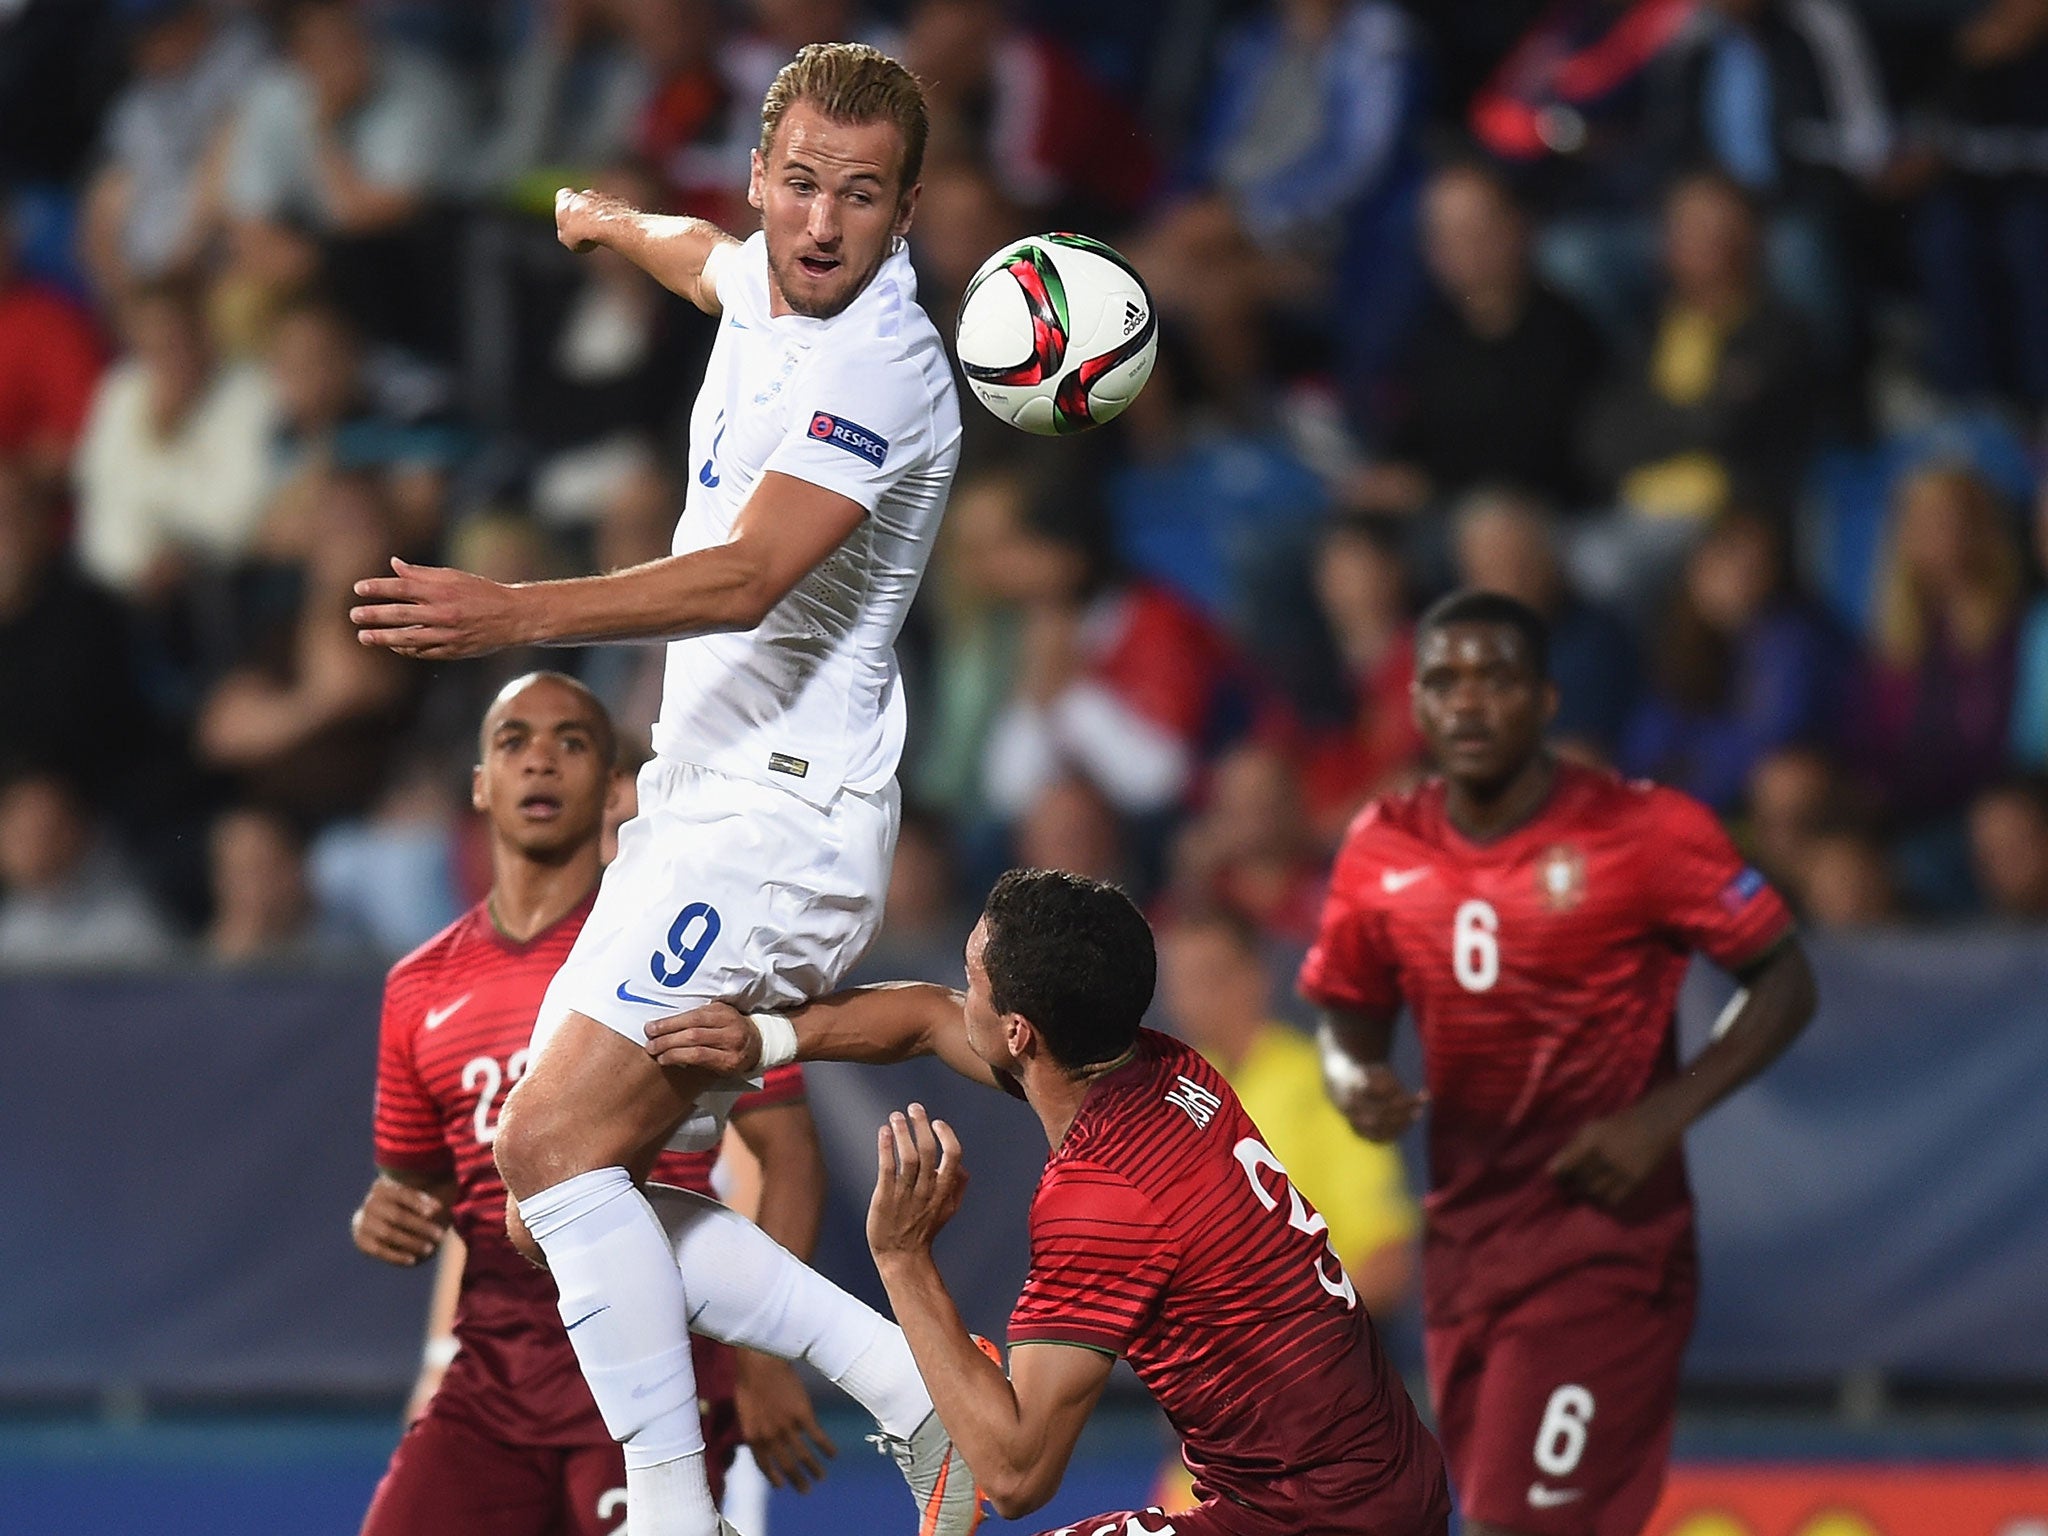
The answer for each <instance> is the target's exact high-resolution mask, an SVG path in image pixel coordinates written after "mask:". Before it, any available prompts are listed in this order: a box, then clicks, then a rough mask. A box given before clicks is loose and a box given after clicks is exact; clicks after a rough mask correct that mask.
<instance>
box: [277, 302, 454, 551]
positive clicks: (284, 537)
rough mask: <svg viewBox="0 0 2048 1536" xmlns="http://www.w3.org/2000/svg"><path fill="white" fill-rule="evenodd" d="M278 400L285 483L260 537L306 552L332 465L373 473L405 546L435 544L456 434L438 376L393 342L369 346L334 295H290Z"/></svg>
mask: <svg viewBox="0 0 2048 1536" xmlns="http://www.w3.org/2000/svg"><path fill="white" fill-rule="evenodd" d="M269 373H270V380H271V389H272V392H273V393H274V395H275V397H276V400H277V412H278V431H277V434H276V438H275V442H274V447H273V474H274V476H275V479H276V481H277V484H278V491H277V494H276V497H275V499H274V500H273V502H272V505H271V508H270V512H269V515H268V516H267V518H266V520H265V526H264V530H263V535H262V539H261V544H262V548H263V550H264V552H265V553H267V554H271V555H275V556H278V557H281V558H284V559H298V558H301V557H302V556H303V553H304V551H305V547H306V538H307V534H308V530H309V528H311V527H312V525H313V518H314V508H315V504H316V503H317V502H318V500H319V497H320V494H321V492H322V488H323V480H324V477H325V476H326V474H327V473H328V472H329V471H330V470H336V469H338V470H342V471H346V472H350V473H356V472H361V473H365V474H369V475H372V476H374V477H375V478H376V479H377V480H378V481H379V482H380V485H381V487H382V489H383V490H384V491H385V492H386V493H388V495H389V498H390V503H389V508H388V511H389V513H390V515H391V516H392V518H393V519H394V528H395V532H396V536H397V539H398V545H397V547H398V549H399V550H400V552H401V553H404V554H407V555H420V554H426V553H430V552H431V551H432V549H433V548H434V546H435V544H436V543H437V542H438V541H439V539H440V536H441V531H442V530H441V520H442V517H443V515H444V512H445V507H444V505H443V492H444V490H445V484H446V470H447V468H448V466H449V464H450V463H451V461H452V459H453V457H454V454H455V451H456V448H457V446H458V444H457V438H456V434H454V433H453V432H451V431H450V430H449V429H448V428H447V427H446V426H445V425H444V424H442V423H440V422H438V421H436V420H435V415H436V413H437V411H438V410H439V408H440V404H441V401H440V397H439V394H438V392H437V390H436V388H435V386H434V384H433V381H432V380H431V379H430V378H428V377H427V376H426V375H424V374H422V373H421V372H419V371H418V370H415V369H411V368H409V367H407V366H406V365H405V363H404V362H403V361H402V360H401V359H398V358H396V357H394V356H393V355H392V354H391V353H389V352H388V351H383V352H377V353H375V354H372V353H371V352H370V350H369V349H368V348H367V347H366V346H365V343H364V340H363V338H362V335H361V333H360V332H359V330H358V329H357V327H356V326H355V325H354V324H353V323H352V322H351V321H350V320H349V318H348V316H347V315H346V314H344V313H343V312H342V310H341V309H340V308H338V307H337V306H336V305H335V304H333V303H332V302H330V301H328V300H326V299H323V298H319V297H317V296H306V297H301V298H297V299H294V300H292V301H290V303H288V304H287V305H286V306H285V308H284V309H283V311H282V312H281V313H280V314H279V315H278V317H277V323H276V327H275V330H274V332H273V334H272V336H271V339H270V349H269Z"/></svg>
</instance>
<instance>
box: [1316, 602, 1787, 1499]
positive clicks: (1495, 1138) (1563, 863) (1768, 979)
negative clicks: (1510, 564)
mask: <svg viewBox="0 0 2048 1536" xmlns="http://www.w3.org/2000/svg"><path fill="white" fill-rule="evenodd" d="M1546 649H1547V637H1546V635H1545V632H1544V629H1543V625H1542V621H1541V620H1540V619H1538V618H1537V617H1536V615H1535V614H1534V613H1532V612H1530V611H1529V610H1528V609H1527V608H1525V607H1523V606H1522V605H1521V604H1519V603H1516V602H1514V601H1513V600H1511V599H1509V598H1505V597H1501V596H1498V595H1496V594H1492V593H1482V592H1468V593H1457V594H1453V595H1452V596H1451V597H1449V598H1446V599H1445V600H1444V601H1443V602H1441V603H1439V604H1438V605H1437V606H1436V607H1435V608H1433V609H1431V610H1430V612H1429V613H1427V614H1425V615H1424V617H1423V620H1422V622H1421V624H1420V626H1419V628H1418V640H1417V661H1416V681H1415V686H1414V703H1415V715H1416V720H1417V723H1418V724H1419V725H1420V726H1421V728H1422V733H1423V736H1424V738H1425V739H1426V740H1427V741H1428V743H1429V745H1430V747H1431V749H1432V751H1433V752H1434V754H1435V756H1436V760H1437V762H1438V764H1439V765H1440V767H1441V769H1442V777H1440V778H1436V779H1432V780H1430V781H1428V782H1427V783H1425V784H1424V785H1423V786H1422V787H1421V788H1419V789H1417V790H1415V791H1414V792H1413V793H1410V794H1407V795H1401V796H1396V797H1393V798H1389V799H1385V800H1381V801H1378V802H1376V803H1375V804H1373V805H1371V806H1368V807H1367V808H1366V810H1365V811H1364V812H1363V813H1362V814H1361V815H1360V816H1359V818H1358V819H1357V821H1356V822H1354V823H1353V825H1352V827H1351V830H1350V832H1349V833H1348V834H1347V835H1346V838H1345V841H1344V845H1343V848H1342V850H1341V851H1340V852H1339V854H1338V857H1337V864H1336V869H1335V872H1334V874H1333V876H1332V878H1331V883H1330V890H1329V894H1328V897H1327V899H1326V902H1325V906H1324V911H1323V915H1322V921H1321V928H1320V932H1319V934H1318V937H1317V940H1316V943H1315V945H1314V947H1313V948H1312V949H1311V950H1310V952H1309V955H1308V958H1307V960H1306V961H1305V962H1304V964H1303V967H1302V972H1301V990H1302V992H1303V993H1304V994H1305V995H1306V996H1307V997H1308V998H1309V999H1310V1000H1311V1001H1313V1002H1315V1003H1316V1004H1318V1005H1319V1006H1320V1007H1321V1009H1322V1012H1323V1022H1322V1031H1321V1033H1322V1039H1323V1045H1324V1053H1325V1054H1324V1062H1325V1069H1326V1075H1327V1077H1328V1079H1329V1083H1330V1088H1331V1093H1332V1096H1333V1097H1334V1098H1335V1099H1336V1101H1337V1103H1338V1105H1339V1107H1340V1108H1342V1109H1343V1110H1344V1111H1345V1113H1346V1114H1347V1115H1348V1117H1349V1118H1350V1119H1351V1122H1352V1124H1353V1126H1354V1127H1355V1128H1356V1129H1357V1130H1358V1131H1359V1132H1360V1133H1361V1134H1362V1135H1365V1136H1367V1137H1369V1138H1371V1139H1374V1140H1380V1141H1388V1140H1392V1139H1394V1138H1395V1137H1398V1136H1399V1135H1400V1134H1401V1133H1402V1132H1403V1131H1404V1130H1406V1129H1407V1127H1408V1126H1409V1125H1410V1124H1412V1123H1413V1122H1414V1121H1415V1119H1416V1118H1417V1117H1418V1116H1419V1115H1420V1114H1421V1113H1422V1111H1423V1109H1424V1106H1425V1103H1426V1105H1427V1109H1428V1114H1429V1129H1428V1142H1429V1165H1430V1176H1429V1183H1430V1190H1429V1194H1428V1197H1427V1199H1426V1200H1425V1201H1424V1212H1425V1230H1424V1241H1423V1302H1424V1313H1425V1322H1426V1333H1425V1340H1426V1348H1427V1354H1428V1361H1429V1376H1430V1389H1431V1393H1432V1395H1433V1396H1434V1398H1435V1400H1436V1410H1437V1424H1438V1432H1439V1433H1440V1434H1441V1435H1442V1437H1443V1442H1444V1449H1445V1452H1446V1454H1447V1455H1448V1457H1449V1459H1450V1466H1451V1481H1452V1484H1453V1486H1454V1487H1455V1488H1456V1489H1457V1492H1458V1497H1459V1503H1460V1505H1461V1507H1462V1510H1463V1512H1464V1516H1465V1531H1466V1533H1467V1536H1636V1533H1638V1532H1639V1531H1641V1529H1642V1528H1643V1525H1644V1523H1645V1522H1646V1521H1647V1520H1648V1519H1649V1516H1650V1513H1651V1511H1652V1509H1653V1508H1654V1506H1655V1505H1656V1502H1657V1497H1658V1494H1659V1491H1660V1490H1661V1488H1662V1486H1663V1481H1664V1472H1665V1466H1666V1462H1667V1460H1668V1457H1669V1454H1670V1446H1671V1432H1672V1420H1673V1416H1674V1413H1675V1411H1676V1405H1677V1393H1678V1375H1679V1366H1680V1362H1681V1359H1682V1357H1683V1355H1684V1353H1685V1346H1686V1341H1687V1339H1688V1338H1689V1337H1690V1334H1691V1331H1692V1321H1693V1304H1694V1295H1695V1286H1696V1275H1697V1259H1696V1255H1695V1250H1694V1243H1693V1211H1692V1195H1691V1191H1690V1189H1689V1187H1688V1185H1687V1182H1686V1176H1685V1162H1684V1152H1683V1136H1684V1132H1685V1129H1686V1127H1687V1126H1689V1125H1691V1124H1692V1123H1693V1121H1695V1120H1697V1119H1698V1118H1699V1117H1700V1116H1701V1115H1702V1114H1704V1113H1705V1112H1706V1111H1707V1110H1708V1109H1709V1108H1711V1107H1712V1106H1713V1105H1714V1104H1716V1103H1718V1102H1719V1101H1720V1100H1721V1099H1722V1098H1723V1097H1724V1096H1725V1095H1727V1094H1728V1093H1729V1092H1731V1091H1733V1090H1734V1089H1735V1088H1737V1087H1739V1086H1740V1085H1741V1084H1743V1083H1744V1082H1747V1081H1748V1080H1749V1079H1750V1078H1751V1077H1753V1076H1754V1075H1755V1074H1756V1073H1757V1072H1759V1071H1761V1070H1762V1069H1763V1068H1764V1067H1765V1066H1766V1065H1767V1064H1768V1063H1769V1062H1770V1061H1771V1060H1773V1059H1774V1058H1775V1057H1776V1056H1777V1055H1778V1053H1779V1052H1781V1051H1782V1050H1784V1048H1785V1047H1786V1046H1787V1045H1789V1044H1790V1043H1791V1042H1792V1040H1793V1039H1794V1038H1796V1037H1797V1035H1798V1034H1799V1032H1800V1030H1801V1029H1803V1028H1804V1027H1805V1025H1806V1021H1807V1020H1808V1019H1809V1018H1810V1017H1811V1016H1812V1013H1813V1008H1814V989H1813V978H1812V974H1811V972H1810V971H1809V969H1808V967H1807V962H1806V958H1805V956H1804V954H1803V953H1802V951H1801V950H1800V947H1799V944H1798V942H1797V940H1796V939H1795V937H1794V936H1793V929H1792V918H1791V914H1790V913H1789V912H1788V911H1787V910H1786V908H1785V904H1784V903H1783V902H1782V901H1781V900H1780V899H1779V898H1778V895H1777V893H1776V892H1775V891H1773V890H1772V889H1771V888H1770V886H1769V885H1768V884H1767V883H1766V882H1765V880H1764V878H1763V876H1762V875H1760V874H1758V873H1757V871H1756V870H1754V869H1752V868H1750V867H1749V866H1748V865H1747V864H1746V863H1745V862H1744V860H1743V858H1742V856H1741V855H1740V854H1739V853H1738V852H1737V851H1736V849H1735V847H1734V845H1733V844H1732V843H1731V842H1730V841H1729V839H1728V836H1727V834H1726V833H1725V832H1723V831H1722V829H1721V827H1720V824H1719V823H1718V822H1717V821H1715V819H1714V816H1713V814H1712V813H1711V812H1710V811H1708V810H1707V808H1706V807H1705V806H1703V805H1701V804H1699V803H1698V802H1697V801H1694V800H1692V799H1689V798H1688V797H1686V796H1685V795H1682V794H1679V793H1677V792H1676V791H1674V790H1669V789H1660V788H1656V787H1653V786H1651V785H1648V784H1641V783H1629V782H1625V781H1623V780H1622V779H1619V778H1617V777H1615V776H1614V775H1613V774H1611V773H1607V772H1604V771H1601V770H1597V769H1592V768H1586V767H1580V766H1576V765H1573V764H1570V763H1565V762H1560V761H1558V760H1557V759H1556V758H1554V757H1552V756H1551V755H1550V754H1549V753H1548V752H1547V751H1546V750H1545V749H1544V746H1543V736H1544V732H1545V729H1546V728H1547V726H1548V724H1549V721H1550V719H1551V716H1552V714H1553V713H1554V712H1555V709H1556V704H1557V694H1556V690H1555V688H1554V687H1552V686H1551V684H1550V683H1549V681H1548V678H1547V669H1546ZM1694 954H1702V955H1705V956H1706V957H1707V958H1708V959H1710V960H1712V961H1714V962H1715V963H1716V964H1717V965H1720V966H1721V967H1723V968H1724V969H1726V970H1728V971H1731V972H1732V973H1734V975H1735V976H1736V977H1737V978H1738V979H1739V980H1740V981H1741V982H1742V984H1743V985H1744V987H1745V988H1746V994H1745V995H1744V997H1742V998H1741V999H1740V1000H1739V1004H1738V1006H1737V1007H1736V1008H1735V1009H1734V1010H1732V1011H1731V1013H1730V1014H1729V1015H1728V1016H1726V1020H1725V1024H1724V1027H1721V1028H1719V1029H1717V1032H1716V1035H1715V1038H1714V1040H1713V1042H1712V1043H1711V1044H1709V1045H1708V1046H1707V1047H1706V1048H1705V1049H1704V1050H1703V1051H1701V1052H1700V1054H1699V1055H1698V1056H1696V1057H1694V1058H1693V1060H1692V1061H1690V1062H1689V1063H1687V1064H1686V1065H1685V1066H1684V1067H1683V1068H1682V1069H1681V1067H1680V1065H1679V1062H1678V1054H1677V1040H1676V1034H1675V1027H1674V1026H1675V1017H1676V1007H1677V999H1678V990H1679V986H1680V983H1681V982H1682V981H1683V979H1684V975H1685V971H1686V967H1687V965H1688V964H1689V962H1690V960H1691V958H1692V956H1693V955H1694ZM1404 1003H1405V1004H1406V1005H1407V1007H1408V1009H1409V1011H1410V1012H1411V1014H1412V1015H1413V1017H1414V1019H1415V1022H1416V1028H1417V1031H1418V1033H1419V1034H1420V1036H1421V1041H1422V1057H1423V1071H1424V1077H1425V1080H1426V1084H1427V1093H1426V1095H1424V1094H1416V1093H1411V1092H1409V1091H1408V1089H1407V1088H1406V1086H1405V1085H1404V1084H1403V1083H1402V1082H1401V1080H1400V1078H1399V1076H1398V1075H1397V1074H1396V1073H1395V1071H1394V1069H1393V1068H1392V1067H1391V1066H1390V1065H1388V1061H1387V1056H1388V1051H1389V1048H1390V1045H1391V1041H1392V1034H1393V1025H1394V1019H1395V1015H1396V1013H1397V1012H1398V1011H1399V1010H1400V1008H1401V1006H1402V1005H1403V1004H1404Z"/></svg>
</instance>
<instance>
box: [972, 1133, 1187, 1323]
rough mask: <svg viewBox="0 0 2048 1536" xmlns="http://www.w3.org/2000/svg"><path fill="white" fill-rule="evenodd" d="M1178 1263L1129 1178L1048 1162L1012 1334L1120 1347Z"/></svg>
mask: <svg viewBox="0 0 2048 1536" xmlns="http://www.w3.org/2000/svg"><path fill="white" fill-rule="evenodd" d="M1179 1263H1180V1242H1179V1240H1178V1239H1177V1238H1176V1237H1174V1235H1173V1234H1172V1233H1171V1232H1170V1231H1169V1230H1168V1229H1167V1226H1166V1224H1165V1222H1164V1221H1163V1220H1162V1219H1161V1217H1160V1215H1159V1212H1158V1211H1157V1210H1156V1209H1155V1208H1154V1207H1153V1204H1152V1202H1151V1201H1150V1200H1149V1199H1147V1198H1146V1197H1145V1196H1144V1195H1143V1194H1141V1193H1140V1192H1139V1191H1138V1190H1137V1189H1136V1188H1134V1187H1133V1186H1132V1185H1131V1183H1130V1181H1129V1180H1127V1179H1125V1178H1124V1177H1123V1176H1122V1175H1121V1174H1118V1173H1115V1172H1112V1171H1111V1170H1109V1169H1107V1168H1103V1167H1101V1166H1099V1165H1097V1164H1094V1163H1088V1162H1082V1161H1079V1160H1075V1161H1072V1162H1061V1163H1056V1164H1055V1165H1054V1166H1053V1167H1051V1168H1049V1169H1048V1170H1047V1171H1046V1175H1045V1178H1044V1179H1043V1180H1042V1181H1041V1182H1040V1183H1039V1186H1038V1193H1037V1195H1036V1196H1035V1197H1034V1198H1033V1200H1032V1202H1031V1271H1030V1273H1029V1274H1028V1275H1027V1276H1026V1277H1025V1280H1024V1290H1023V1294H1022V1295H1020V1296H1019V1297H1018V1298H1017V1305H1016V1307H1015V1309H1014V1310H1013V1311H1012V1312H1011V1313H1010V1342H1011V1343H1012V1344H1034V1343H1041V1344H1079V1345H1083V1346H1085V1347H1087V1348H1089V1349H1099V1350H1102V1351H1103V1352H1104V1353H1106V1354H1111V1355H1122V1354H1124V1353H1125V1352H1126V1351H1127V1350H1128V1349H1129V1348H1130V1345H1131V1342H1132V1340H1134V1339H1136V1338H1137V1337H1138V1336H1139V1335H1140V1334H1141V1333H1142V1332H1143V1331H1144V1330H1145V1328H1146V1326H1147V1324H1148V1323H1150V1321H1151V1320H1152V1318H1153V1314H1154V1313H1155V1312H1156V1310H1157V1308H1158V1305H1159V1299H1160V1297H1161V1296H1162V1295H1163V1294H1164V1293H1165V1290H1166V1287H1167V1284H1168V1282H1169V1281H1171V1280H1172V1278H1173V1273H1174V1270H1175V1269H1176V1268H1177V1267H1178V1265H1179Z"/></svg>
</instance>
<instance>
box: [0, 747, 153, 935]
mask: <svg viewBox="0 0 2048 1536" xmlns="http://www.w3.org/2000/svg"><path fill="white" fill-rule="evenodd" d="M0 890H4V891H5V895H4V896H0V966H138V965H150V964H154V963H157V962H160V961H163V960H166V959H169V958H170V956H171V955H172V954H173V953H174V951H175V949H176V943H175V940H174V939H173V937H172V934H171V930H170V929H169V928H168V927H167V926H165V924H164V921H163V919H162V918H161V917H159V916H158V915H157V913H156V911H155V909H154V908H153V906H152V905H151V903H150V900H149V898H148V896H147V895H146V894H145V893H144V891H143V888H142V886H141V885H140V884H139V883H138V882H137V881H136V880H135V879H134V877H133V876H132V875H130V874H129V872H128V871H127V869H126V867H125V866H124V865H123V863H122V861H121V858H120V856H119V854H118V853H117V852H116V851H115V850H114V848H113V846H112V845H111V843H110V842H109V840H108V839H107V837H106V836H105V834H104V832H103V830H102V829H101V828H100V827H99V826H98V825H97V824H96V823H95V822H94V819H93V817H92V813H91V812H90V811H88V810H87V809H86V807H85V805H84V803H83V802H82V801H81V800H80V799H79V797H78V791H77V790H76V789H75V788H74V787H73V786H72V785H71V784H69V783H67V782H66V781H65V780H64V779H62V778H60V777H58V776H57V775H55V774H52V773H47V772H36V771H30V772H26V773H21V774H18V775H16V776H15V777H14V778H13V779H11V780H10V781H9V782H8V783H7V784H6V785H5V786H4V787H0Z"/></svg>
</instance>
